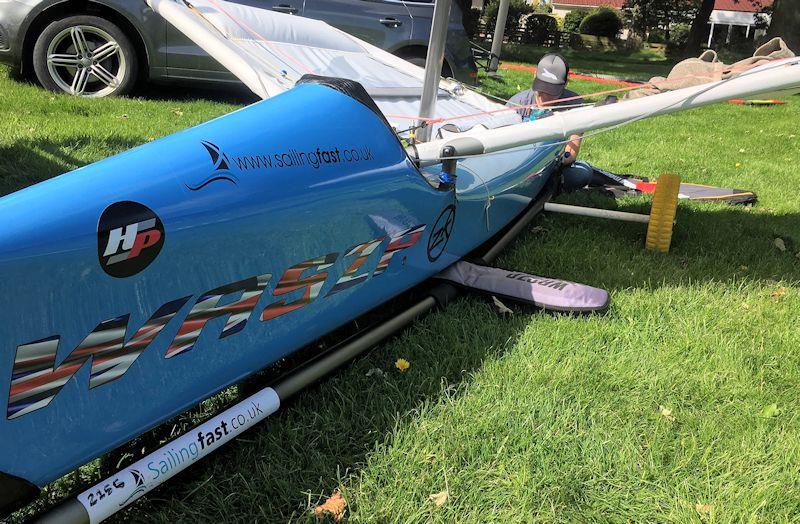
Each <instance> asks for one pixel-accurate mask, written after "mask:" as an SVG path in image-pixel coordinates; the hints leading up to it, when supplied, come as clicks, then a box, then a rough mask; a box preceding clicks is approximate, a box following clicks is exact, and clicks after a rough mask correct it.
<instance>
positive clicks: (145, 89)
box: [132, 82, 261, 105]
mask: <svg viewBox="0 0 800 524" xmlns="http://www.w3.org/2000/svg"><path fill="white" fill-rule="evenodd" d="M132 95H133V96H134V97H141V98H146V99H148V100H163V101H169V102H171V101H185V100H206V101H209V102H220V103H226V104H237V105H249V104H253V103H255V102H258V101H259V100H261V99H260V98H259V97H258V96H256V95H255V94H253V92H252V91H250V90H249V89H248V88H247V87H245V86H244V85H243V84H238V83H232V84H225V85H221V86H215V87H210V86H196V85H189V84H156V83H153V82H148V83H146V84H144V85H142V86H140V87H139V88H138V89H136V90H135V91H134V92H133V93H132Z"/></svg>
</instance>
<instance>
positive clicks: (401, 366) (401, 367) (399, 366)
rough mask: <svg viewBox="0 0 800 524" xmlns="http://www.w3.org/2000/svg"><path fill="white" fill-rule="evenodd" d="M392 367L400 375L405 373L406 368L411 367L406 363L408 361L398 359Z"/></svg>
mask: <svg viewBox="0 0 800 524" xmlns="http://www.w3.org/2000/svg"><path fill="white" fill-rule="evenodd" d="M394 367H396V368H397V369H399V370H400V373H403V372H405V370H407V369H408V368H410V367H411V364H409V363H408V360H406V359H404V358H398V359H397V362H395V363H394Z"/></svg>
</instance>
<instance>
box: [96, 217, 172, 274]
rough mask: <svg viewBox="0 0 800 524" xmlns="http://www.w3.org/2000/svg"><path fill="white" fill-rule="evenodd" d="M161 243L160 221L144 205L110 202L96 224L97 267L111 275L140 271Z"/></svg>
mask: <svg viewBox="0 0 800 524" xmlns="http://www.w3.org/2000/svg"><path fill="white" fill-rule="evenodd" d="M163 246H164V224H162V223H161V219H160V218H158V216H157V215H156V214H155V213H154V212H153V211H152V210H151V209H150V208H148V207H147V206H143V205H142V204H139V203H137V202H128V201H126V202H117V203H116V204H111V205H110V206H108V207H107V208H106V210H105V211H103V214H102V215H100V222H99V223H98V224H97V256H98V257H99V259H100V267H102V268H103V271H105V272H106V273H108V274H109V275H111V276H112V277H117V278H124V277H129V276H131V275H135V274H136V273H138V272H140V271H142V270H143V269H144V268H146V267H147V266H149V265H150V264H151V263H152V262H153V260H155V259H156V257H157V256H158V253H159V252H160V251H161V248H162V247H163Z"/></svg>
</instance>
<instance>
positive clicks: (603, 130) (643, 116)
mask: <svg viewBox="0 0 800 524" xmlns="http://www.w3.org/2000/svg"><path fill="white" fill-rule="evenodd" d="M730 80H732V78H728V79H725V80H723V82H729V81H730ZM716 85H718V84H713V85H710V86H708V87H707V88H706V91H708V90H709V89H711V88H713V87H715V86H716ZM697 94H698V93H692V94H691V95H688V96H686V97H684V98H682V99H680V100H677V101H675V102H673V103H671V104H667V105H665V106H662V107H660V108H657V109H653V110H652V111H650V112H648V113H644V114H641V115H639V116H637V117H634V118H631V119H630V120H626V121H624V122H620V123H619V124H614V125H612V126H608V127H603V128H601V129H596V130H594V131H589V132H587V133H583V134H582V135H581V139H584V138H590V137H593V136H597V135H600V134H602V133H607V132H609V131H613V130H615V129H619V128H621V127H624V126H627V125H630V124H633V123H635V122H638V121H640V120H644V119H647V118H651V117H652V116H655V115H656V114H657V113H658V112H660V111H662V110H664V109H667V108H668V107H672V106H675V105H679V104H682V103H684V102H686V101H687V100H689V99H690V98H693V97H695V96H697ZM571 141H572V139H570V138H566V139H563V140H558V141H556V142H548V143H547V145H549V146H551V145H562V144H566V143H568V142H571ZM527 145H532V146H533V148H534V149H538V148H541V147H544V146H542V145H540V143H538V142H537V143H534V144H527ZM525 146H526V144H521V145H519V146H516V147H525ZM509 149H514V148H509ZM507 152H508V149H501V150H498V151H490V152H488V153H478V154H474V155H457V156H449V157H438V158H426V159H425V162H429V161H434V162H441V161H443V160H448V159H450V160H452V159H457V160H461V159H465V158H477V157H482V156H488V155H497V154H500V153H507Z"/></svg>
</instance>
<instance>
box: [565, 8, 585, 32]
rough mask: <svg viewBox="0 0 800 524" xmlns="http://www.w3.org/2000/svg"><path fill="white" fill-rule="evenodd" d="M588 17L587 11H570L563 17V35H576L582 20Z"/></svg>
mask: <svg viewBox="0 0 800 524" xmlns="http://www.w3.org/2000/svg"><path fill="white" fill-rule="evenodd" d="M587 16H589V11H585V10H583V9H576V10H575V11H570V12H569V13H567V14H566V15H565V16H564V26H563V27H564V29H563V30H564V32H565V33H577V32H578V28H579V27H580V25H581V22H583V19H584V18H586V17H587Z"/></svg>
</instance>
